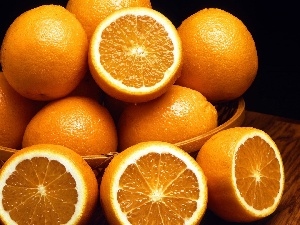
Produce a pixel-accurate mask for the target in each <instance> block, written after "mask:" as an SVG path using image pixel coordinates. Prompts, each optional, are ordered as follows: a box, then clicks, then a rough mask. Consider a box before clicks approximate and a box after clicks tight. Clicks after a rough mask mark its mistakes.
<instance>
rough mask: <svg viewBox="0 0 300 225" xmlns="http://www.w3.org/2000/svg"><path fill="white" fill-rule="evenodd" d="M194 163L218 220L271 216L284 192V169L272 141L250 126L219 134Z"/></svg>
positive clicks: (243, 220)
mask: <svg viewBox="0 0 300 225" xmlns="http://www.w3.org/2000/svg"><path fill="white" fill-rule="evenodd" d="M196 160H197V162H198V163H199V165H200V166H201V168H202V169H203V171H204V173H205V175H206V177H207V180H208V182H207V184H208V207H209V208H210V209H211V210H212V211H213V212H215V214H217V215H218V216H220V217H221V218H223V219H225V220H228V221H234V222H250V221H255V220H258V219H261V218H264V217H266V216H268V215H270V214H271V213H273V212H274V211H275V210H276V208H277V206H278V205H279V203H280V200H281V197H282V194H283V190H284V168H283V163H282V159H281V155H280V152H279V150H278V148H277V146H276V144H275V142H274V141H273V140H272V138H271V137H270V136H269V135H268V134H266V133H265V132H264V131H262V130H259V129H255V128H252V127H235V128H230V129H227V130H223V131H220V132H219V133H217V134H215V135H214V136H212V137H211V138H210V139H209V140H208V141H207V142H206V143H205V144H204V145H203V146H202V148H201V150H200V151H199V153H198V156H197V159H196Z"/></svg>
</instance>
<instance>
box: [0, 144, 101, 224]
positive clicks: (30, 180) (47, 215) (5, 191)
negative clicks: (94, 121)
mask: <svg viewBox="0 0 300 225" xmlns="http://www.w3.org/2000/svg"><path fill="white" fill-rule="evenodd" d="M97 201H98V185H97V180H96V177H95V175H94V173H93V171H92V169H91V168H90V167H89V166H88V164H87V163H86V162H85V161H84V160H83V159H82V158H81V157H80V155H78V154H77V153H75V152H74V151H72V150H70V149H68V148H66V147H63V146H59V145H49V144H47V145H46V144H42V145H33V146H31V147H27V148H24V149H22V150H20V151H18V152H17V153H15V154H14V155H13V156H11V158H9V159H8V160H7V161H6V162H5V164H4V165H3V167H2V168H1V171H0V221H2V222H3V223H4V224H10V225H11V224H19V225H25V224H40V225H42V224H87V222H88V220H89V218H90V216H91V214H92V212H93V209H94V206H95V205H96V203H97Z"/></svg>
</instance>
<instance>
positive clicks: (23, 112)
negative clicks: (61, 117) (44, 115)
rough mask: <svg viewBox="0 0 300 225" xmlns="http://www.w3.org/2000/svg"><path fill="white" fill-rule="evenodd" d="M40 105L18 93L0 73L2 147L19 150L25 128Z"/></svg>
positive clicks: (0, 132)
mask: <svg viewBox="0 0 300 225" xmlns="http://www.w3.org/2000/svg"><path fill="white" fill-rule="evenodd" d="M39 108H40V104H39V103H37V102H35V101H33V100H29V99H27V98H25V97H23V96H21V95H20V94H19V93H17V92H16V91H15V90H14V89H13V88H12V87H11V86H10V85H9V84H8V82H7V81H6V79H5V77H4V76H3V73H2V72H0V118H1V119H0V146H4V147H9V148H15V149H19V148H20V147H21V146H22V138H23V134H24V131H25V128H26V126H27V124H28V123H29V121H30V120H31V118H32V117H33V116H34V115H35V113H36V112H37V111H38V110H39Z"/></svg>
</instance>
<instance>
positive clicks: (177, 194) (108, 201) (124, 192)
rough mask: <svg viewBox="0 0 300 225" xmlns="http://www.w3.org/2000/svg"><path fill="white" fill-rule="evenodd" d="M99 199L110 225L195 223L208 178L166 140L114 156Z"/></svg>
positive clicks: (202, 209)
mask: <svg viewBox="0 0 300 225" xmlns="http://www.w3.org/2000/svg"><path fill="white" fill-rule="evenodd" d="M100 197H101V202H102V206H103V208H104V211H105V213H106V216H107V218H108V220H109V222H110V223H111V224H116V223H121V221H122V222H123V223H130V224H168V223H169V222H170V221H172V223H174V224H198V223H199V221H200V220H201V218H202V216H203V214H204V212H205V209H206V204H207V187H206V178H205V176H204V174H203V172H202V170H201V168H200V167H199V166H198V164H197V163H196V162H195V160H194V159H193V158H192V157H191V156H190V155H188V154H187V153H186V152H184V151H183V150H181V149H180V148H178V147H176V146H174V145H172V144H169V143H166V142H142V143H139V144H137V145H134V146H132V147H130V148H128V149H126V150H124V151H123V152H121V153H120V154H119V155H117V156H116V157H114V158H113V160H112V161H111V163H110V164H109V166H108V167H107V169H106V170H105V172H104V175H103V179H102V182H101V186H100Z"/></svg>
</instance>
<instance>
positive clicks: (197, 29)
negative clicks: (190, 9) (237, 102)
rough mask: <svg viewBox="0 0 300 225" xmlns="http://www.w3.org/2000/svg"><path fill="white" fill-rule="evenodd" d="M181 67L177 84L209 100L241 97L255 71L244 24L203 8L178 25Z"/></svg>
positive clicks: (252, 48) (250, 39) (252, 44)
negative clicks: (181, 58)
mask: <svg viewBox="0 0 300 225" xmlns="http://www.w3.org/2000/svg"><path fill="white" fill-rule="evenodd" d="M178 33H179V35H180V37H181V40H182V49H183V67H182V71H181V76H180V77H179V79H178V80H177V82H176V83H177V84H179V85H182V86H186V87H189V88H192V89H195V90H198V91H199V92H201V93H202V94H203V95H204V96H205V97H206V98H207V99H208V100H209V101H211V102H218V101H226V100H231V99H235V98H238V97H240V96H241V95H243V94H244V92H245V91H246V90H247V89H248V88H249V87H250V85H251V84H252V82H253V80H254V79H255V77H256V74H257V70H258V56H257V51H256V46H255V42H254V39H253V37H252V35H251V33H250V32H249V30H248V29H247V27H246V26H245V25H244V23H243V22H242V21H241V20H240V19H238V18H237V17H235V16H233V15H232V14H230V13H228V12H226V11H224V10H221V9H216V8H206V9H202V10H200V11H198V12H196V13H195V14H193V15H191V16H190V17H188V18H186V19H185V20H184V21H183V22H182V24H181V25H180V26H179V27H178Z"/></svg>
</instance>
